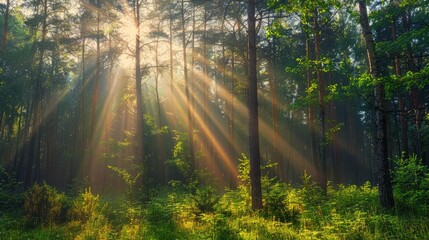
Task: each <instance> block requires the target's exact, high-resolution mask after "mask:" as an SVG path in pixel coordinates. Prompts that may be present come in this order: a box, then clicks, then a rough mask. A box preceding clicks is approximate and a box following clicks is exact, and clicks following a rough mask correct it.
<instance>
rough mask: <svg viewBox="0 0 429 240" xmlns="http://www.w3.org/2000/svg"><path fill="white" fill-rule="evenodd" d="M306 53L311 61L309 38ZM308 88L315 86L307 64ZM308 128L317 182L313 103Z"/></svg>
mask: <svg viewBox="0 0 429 240" xmlns="http://www.w3.org/2000/svg"><path fill="white" fill-rule="evenodd" d="M305 53H306V57H307V60H308V61H310V58H311V57H310V37H309V36H307V39H306V41H305ZM306 77H307V87H308V88H310V87H311V85H312V84H313V74H312V69H311V67H310V64H309V63H307V76H306ZM308 127H309V128H310V141H311V158H312V160H313V165H314V168H315V169H316V172H313V174H314V177H315V179H316V181H318V179H319V177H318V176H319V172H317V169H319V156H318V155H317V140H316V125H315V124H314V107H313V104H312V102H311V101H310V103H309V104H308Z"/></svg>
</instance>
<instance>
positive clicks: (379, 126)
mask: <svg viewBox="0 0 429 240" xmlns="http://www.w3.org/2000/svg"><path fill="white" fill-rule="evenodd" d="M359 18H360V25H361V29H362V34H363V36H364V39H365V45H366V50H367V53H368V61H369V71H370V74H371V76H372V77H373V78H374V80H375V81H376V84H375V87H374V97H375V108H376V110H375V111H376V112H375V115H376V117H375V122H376V131H377V138H376V154H377V161H378V180H379V182H378V189H379V194H380V204H381V206H382V207H384V208H386V209H391V208H393V207H394V200H393V190H392V182H391V178H390V169H389V158H388V155H387V121H386V119H387V117H386V99H385V92H384V83H383V82H382V80H381V79H380V66H379V63H378V56H377V52H376V50H375V44H374V39H373V37H372V33H371V28H370V26H369V21H368V13H367V10H366V3H365V1H364V0H359Z"/></svg>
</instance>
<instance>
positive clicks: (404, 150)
mask: <svg viewBox="0 0 429 240" xmlns="http://www.w3.org/2000/svg"><path fill="white" fill-rule="evenodd" d="M397 37H398V36H397V30H396V18H395V19H393V21H392V39H393V41H396V40H397ZM394 64H395V75H396V77H398V78H399V77H401V75H402V72H401V59H400V58H399V54H396V55H395V62H394ZM398 107H399V121H400V123H401V149H400V151H401V154H403V155H404V157H408V124H407V115H406V113H405V97H404V93H401V94H400V96H399V98H398Z"/></svg>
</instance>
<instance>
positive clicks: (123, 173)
mask: <svg viewBox="0 0 429 240" xmlns="http://www.w3.org/2000/svg"><path fill="white" fill-rule="evenodd" d="M107 167H108V168H109V169H110V170H112V171H113V172H115V173H116V174H117V175H118V176H119V177H120V178H121V179H122V180H123V181H124V183H125V186H126V189H125V196H126V197H127V199H128V200H131V201H133V200H138V199H140V198H141V196H139V195H140V194H141V191H139V183H140V182H139V179H140V177H141V174H142V173H141V172H137V173H136V174H135V175H134V176H133V175H131V173H130V172H128V171H127V170H126V169H123V168H119V167H115V166H112V165H109V166H107Z"/></svg>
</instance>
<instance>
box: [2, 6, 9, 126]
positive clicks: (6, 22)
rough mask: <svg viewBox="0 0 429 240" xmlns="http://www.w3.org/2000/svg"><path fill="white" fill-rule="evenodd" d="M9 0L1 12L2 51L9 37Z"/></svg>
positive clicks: (4, 49)
mask: <svg viewBox="0 0 429 240" xmlns="http://www.w3.org/2000/svg"><path fill="white" fill-rule="evenodd" d="M10 1H11V0H6V5H5V9H4V13H3V16H4V18H3V24H4V25H3V41H2V47H1V50H2V51H3V52H6V48H7V43H8V38H9V14H10ZM0 123H1V121H0Z"/></svg>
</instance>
